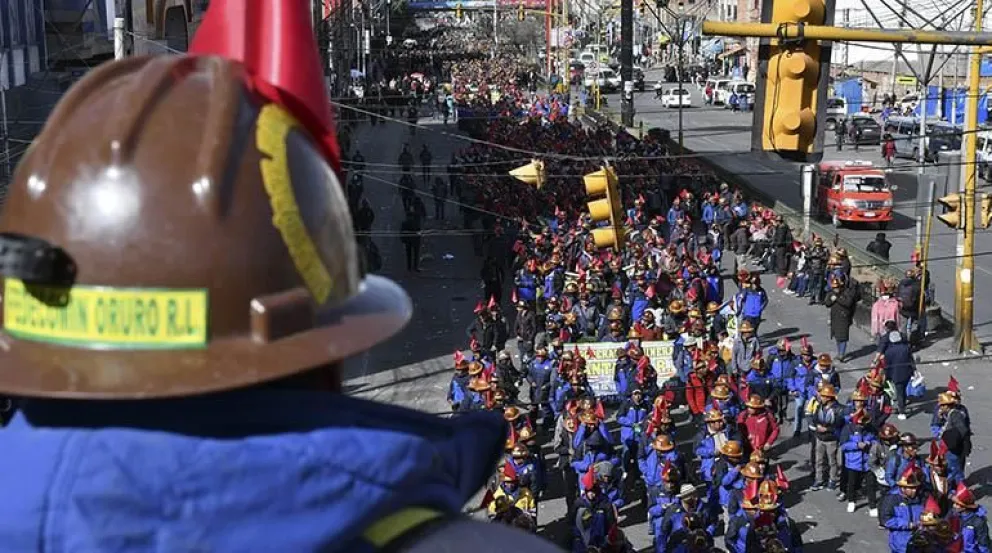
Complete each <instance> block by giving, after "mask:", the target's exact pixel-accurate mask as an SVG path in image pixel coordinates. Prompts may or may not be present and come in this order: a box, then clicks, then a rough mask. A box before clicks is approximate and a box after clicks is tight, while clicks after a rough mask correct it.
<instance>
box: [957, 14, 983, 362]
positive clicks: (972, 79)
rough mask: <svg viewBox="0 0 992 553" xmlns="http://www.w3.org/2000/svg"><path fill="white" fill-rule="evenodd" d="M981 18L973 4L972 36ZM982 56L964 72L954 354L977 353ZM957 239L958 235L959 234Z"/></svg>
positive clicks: (976, 51)
mask: <svg viewBox="0 0 992 553" xmlns="http://www.w3.org/2000/svg"><path fill="white" fill-rule="evenodd" d="M984 16H985V10H984V0H975V32H981V30H982V19H983V18H984ZM981 75H982V56H981V54H980V53H979V49H978V48H975V49H974V51H973V52H972V53H971V67H970V69H969V71H968V98H967V103H966V104H965V105H966V106H967V107H966V109H965V112H964V121H965V122H964V160H963V161H964V162H965V163H963V168H964V171H963V172H962V175H963V177H964V206H963V209H964V213H963V215H964V236H963V244H962V245H963V248H962V251H961V256H960V257H959V258H958V278H957V283H958V290H957V292H958V296H957V298H958V301H957V303H958V304H959V305H960V306H961V310H960V319H959V320H958V325H957V333H958V351H959V352H966V351H973V350H975V349H977V346H978V342H977V341H976V340H975V334H974V332H973V330H974V323H975V321H974V315H975V313H974V307H975V305H974V302H975V298H974V291H975V282H974V280H973V279H974V273H975V258H974V253H975V226H976V225H975V192H976V189H977V186H976V185H977V182H976V178H975V177H976V174H975V172H976V166H975V163H974V162H975V143H976V138H977V137H976V134H975V133H976V131H977V129H978V99H979V98H978V95H979V94H980V93H981ZM959 236H960V234H959Z"/></svg>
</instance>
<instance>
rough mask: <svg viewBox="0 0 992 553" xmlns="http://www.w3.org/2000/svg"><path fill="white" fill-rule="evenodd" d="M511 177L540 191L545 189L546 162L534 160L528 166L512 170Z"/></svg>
mask: <svg viewBox="0 0 992 553" xmlns="http://www.w3.org/2000/svg"><path fill="white" fill-rule="evenodd" d="M510 175H511V176H513V177H514V178H516V179H517V180H519V181H522V182H525V183H527V184H530V185H533V186H535V187H536V188H537V189H538V190H540V189H541V188H544V162H543V161H541V160H539V159H532V160H531V161H530V163H528V164H527V165H524V166H522V167H517V168H516V169H511V170H510Z"/></svg>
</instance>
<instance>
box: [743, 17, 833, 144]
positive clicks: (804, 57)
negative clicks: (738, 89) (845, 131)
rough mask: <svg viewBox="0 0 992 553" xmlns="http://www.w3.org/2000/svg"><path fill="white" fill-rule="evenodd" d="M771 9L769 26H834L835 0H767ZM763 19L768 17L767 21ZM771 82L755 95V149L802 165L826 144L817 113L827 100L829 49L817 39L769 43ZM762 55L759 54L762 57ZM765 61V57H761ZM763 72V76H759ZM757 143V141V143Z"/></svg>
mask: <svg viewBox="0 0 992 553" xmlns="http://www.w3.org/2000/svg"><path fill="white" fill-rule="evenodd" d="M768 4H771V10H767V11H765V13H768V14H769V15H767V16H766V17H767V18H768V19H769V21H767V22H768V23H778V24H780V25H796V26H799V28H800V29H801V28H802V25H830V24H831V23H832V19H833V15H832V13H833V4H834V0H766V2H765V5H766V6H767V5H768ZM763 19H764V18H763ZM759 52H760V53H761V54H764V52H767V54H766V55H767V62H765V60H764V59H762V60H761V61H762V65H765V64H767V65H765V67H766V71H767V80H766V81H765V82H760V79H759V87H758V90H757V94H756V95H755V114H756V116H758V115H759V114H760V119H759V120H760V121H762V126H761V138H760V143H758V144H755V147H756V148H757V149H761V150H764V151H773V152H777V153H779V154H781V155H782V156H783V157H786V158H789V159H794V160H799V161H804V160H807V158H808V157H810V156H811V155H812V154H814V153H815V150H816V149H817V147H818V146H819V145H820V144H821V143H822V140H817V137H818V136H819V137H822V136H823V130H822V129H818V128H817V127H818V125H817V112H818V111H819V112H820V113H821V114H822V112H823V108H822V107H821V106H822V105H823V104H824V103H825V100H826V84H827V80H828V78H829V74H828V73H829V71H828V69H829V63H830V59H829V56H830V53H829V52H830V50H829V47H826V48H823V47H821V46H820V44H819V42H817V41H815V40H804V39H796V40H786V39H770V40H769V45H768V47H767V48H764V47H763V48H761V50H759ZM761 54H759V55H761ZM762 58H764V55H762ZM759 74H760V72H759ZM755 142H758V141H757V140H756V141H755Z"/></svg>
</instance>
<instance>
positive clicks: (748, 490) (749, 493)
mask: <svg viewBox="0 0 992 553" xmlns="http://www.w3.org/2000/svg"><path fill="white" fill-rule="evenodd" d="M756 497H758V481H757V480H752V479H750V478H748V479H747V485H745V486H744V499H747V500H748V501H754V499H755V498H756Z"/></svg>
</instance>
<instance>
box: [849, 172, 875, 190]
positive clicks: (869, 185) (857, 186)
mask: <svg viewBox="0 0 992 553" xmlns="http://www.w3.org/2000/svg"><path fill="white" fill-rule="evenodd" d="M883 190H885V178H884V177H878V176H862V175H848V176H846V177H845V178H844V191H845V192H881V191H883Z"/></svg>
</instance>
